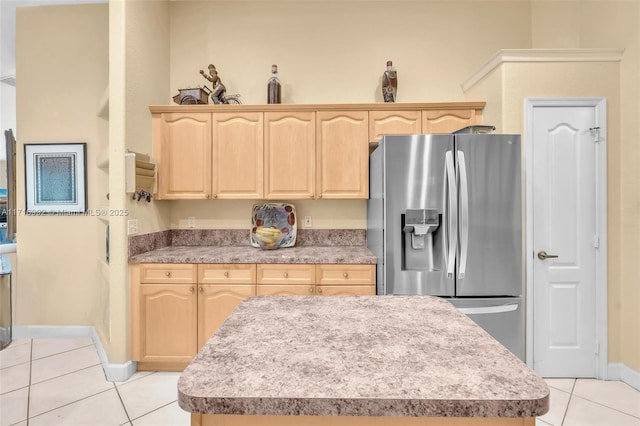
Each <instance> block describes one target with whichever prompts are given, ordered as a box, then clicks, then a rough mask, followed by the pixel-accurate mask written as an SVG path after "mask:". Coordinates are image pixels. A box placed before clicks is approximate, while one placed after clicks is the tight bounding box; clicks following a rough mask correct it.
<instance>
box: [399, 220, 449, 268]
mask: <svg viewBox="0 0 640 426" xmlns="http://www.w3.org/2000/svg"><path fill="white" fill-rule="evenodd" d="M440 217H441V215H440V213H439V212H438V210H437V209H407V210H406V211H405V213H404V214H403V215H402V219H403V220H402V221H403V224H402V231H403V233H404V238H403V239H404V246H403V248H402V251H403V253H402V254H403V256H402V257H403V260H404V261H403V269H405V270H421V271H425V270H426V271H433V270H434V267H433V265H434V261H433V256H434V233H435V232H436V230H437V229H438V227H439V226H440Z"/></svg>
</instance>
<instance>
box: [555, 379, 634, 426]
mask: <svg viewBox="0 0 640 426" xmlns="http://www.w3.org/2000/svg"><path fill="white" fill-rule="evenodd" d="M578 380H579V379H577V378H576V379H574V380H573V388H572V389H571V394H572V395H573V393H574V391H575V389H576V385H577V384H578ZM576 396H577V397H578V398H580V399H584V400H585V401H589V402H592V403H594V404H598V405H600V406H602V407H605V408H608V409H610V410H614V411H617V412H619V413H622V414H625V415H627V416H630V417H633V418H635V419H640V417H638V416H634V415H633V414H629V413H627V412H624V411H621V410H619V409H617V408H614V407H611V406H609V405H605V404H603V403H602V402H599V401H594V400H592V399H589V398H587V397H584V396H582V395H578V394H576ZM567 408H568V405H567Z"/></svg>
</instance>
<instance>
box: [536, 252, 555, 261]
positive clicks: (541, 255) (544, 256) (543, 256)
mask: <svg viewBox="0 0 640 426" xmlns="http://www.w3.org/2000/svg"><path fill="white" fill-rule="evenodd" d="M556 257H558V256H556V255H555V254H547V252H546V251H539V252H538V259H540V260H545V259H554V258H556Z"/></svg>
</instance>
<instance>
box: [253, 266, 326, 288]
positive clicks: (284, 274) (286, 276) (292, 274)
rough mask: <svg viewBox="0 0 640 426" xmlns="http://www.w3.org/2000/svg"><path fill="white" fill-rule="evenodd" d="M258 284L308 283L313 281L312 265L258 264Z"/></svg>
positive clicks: (313, 270) (310, 283)
mask: <svg viewBox="0 0 640 426" xmlns="http://www.w3.org/2000/svg"><path fill="white" fill-rule="evenodd" d="M257 275H258V284H309V285H313V284H314V281H315V268H314V265H291V264H287V265H283V264H260V265H258V269H257Z"/></svg>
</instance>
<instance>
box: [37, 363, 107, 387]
mask: <svg viewBox="0 0 640 426" xmlns="http://www.w3.org/2000/svg"><path fill="white" fill-rule="evenodd" d="M98 366H102V363H97V364H93V365H88V366H86V367H83V368H78V369H77V370H73V371H69V372H68V373H64V374H61V375H59V376H55V377H51V378H49V379H46V380H42V381H39V382H37V383H33V385H39V384H41V383H46V382H50V381H51V380H55V379H59V378H60V377H64V376H68V375H69V374H73V373H77V372H78V371H82V370H88V369H89V368H93V367H98ZM105 381H108V380H105Z"/></svg>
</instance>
